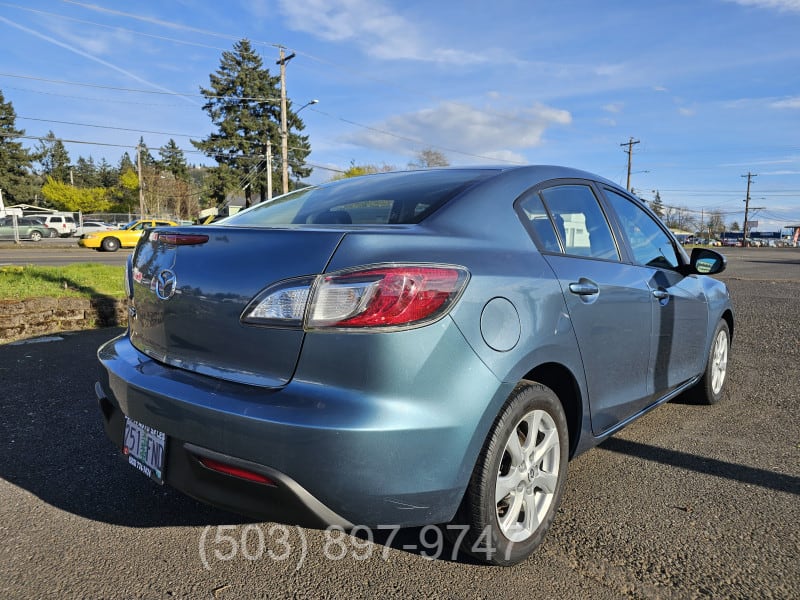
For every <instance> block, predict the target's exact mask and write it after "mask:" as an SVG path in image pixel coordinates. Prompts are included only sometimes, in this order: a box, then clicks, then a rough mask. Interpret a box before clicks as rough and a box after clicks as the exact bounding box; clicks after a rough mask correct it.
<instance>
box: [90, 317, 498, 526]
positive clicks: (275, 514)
mask: <svg viewBox="0 0 800 600" xmlns="http://www.w3.org/2000/svg"><path fill="white" fill-rule="evenodd" d="M423 329H428V330H430V331H428V332H426V333H423V334H422V335H426V336H437V337H438V338H439V342H440V344H442V345H444V346H446V347H447V348H449V349H450V352H437V353H435V355H436V356H440V355H442V356H447V360H448V363H449V364H450V366H451V368H450V369H449V371H452V374H448V373H447V372H443V369H442V368H441V366H440V365H433V369H434V371H437V372H438V373H437V375H438V376H437V377H436V378H435V379H436V382H435V384H434V385H433V386H432V385H431V381H430V377H429V374H427V373H420V372H416V373H414V372H407V371H406V372H403V373H402V376H401V377H399V378H393V377H388V379H389V380H390V382H389V383H388V384H387V385H386V386H384V388H383V389H382V390H381V391H380V392H377V391H376V390H374V389H370V388H371V385H370V383H369V382H368V381H366V379H365V374H364V373H363V365H358V364H355V365H353V361H352V356H348V355H347V354H346V353H342V352H341V351H340V352H339V353H338V355H336V354H333V355H331V360H330V362H331V363H333V364H330V365H326V366H325V377H326V383H325V384H322V383H319V382H318V381H317V380H315V378H314V375H315V374H314V373H313V372H309V371H304V370H303V369H300V368H298V372H297V373H296V374H295V378H294V379H293V380H292V381H291V382H290V383H289V384H287V385H286V386H284V387H282V388H278V389H269V388H259V387H255V386H248V385H243V384H238V383H230V382H225V381H220V380H217V379H213V378H209V377H206V376H203V375H198V374H195V373H191V372H188V371H184V370H182V369H176V368H172V367H168V366H165V365H163V364H161V363H159V362H157V361H154V360H153V359H151V358H149V357H147V356H146V355H144V354H142V353H140V352H139V351H138V350H137V349H136V348H134V347H133V346H132V345H131V343H130V341H129V339H128V338H127V337H125V336H123V337H120V338H117V339H115V340H111V341H110V342H108V343H107V344H105V345H104V346H103V347H101V348H100V350H99V351H98V356H99V358H100V361H101V363H102V364H103V366H104V367H105V369H106V372H107V380H106V381H104V382H103V383H102V384H100V385H99V386H98V396H99V403H100V407H101V410H102V413H103V417H104V420H105V426H106V431H107V433H108V435H109V437H110V438H111V439H112V441H114V443H115V444H116V445H117V446H121V444H122V436H123V429H124V415H128V416H129V417H131V418H133V419H135V420H137V421H139V422H142V423H145V424H147V425H149V426H151V427H154V428H156V429H158V430H160V431H163V432H164V433H166V434H167V436H168V442H167V458H166V466H165V476H164V477H165V482H166V483H167V484H169V485H171V486H173V487H175V488H177V489H179V490H181V491H183V492H185V493H186V494H188V495H190V496H193V497H195V498H197V499H200V500H203V501H206V502H208V503H210V504H213V505H216V506H220V507H223V508H226V509H229V510H233V511H235V512H240V513H243V514H247V515H250V516H254V517H257V518H260V519H266V520H270V521H276V522H285V523H295V524H302V525H309V526H327V525H331V524H338V525H343V526H347V525H348V524H360V525H367V526H377V525H399V526H414V525H422V524H428V523H442V522H446V521H449V520H450V519H452V517H453V515H454V514H455V511H456V509H457V508H458V505H459V503H460V501H461V497H462V495H463V492H464V489H465V487H466V484H467V482H468V480H469V476H470V475H471V472H472V467H473V465H474V463H475V459H476V457H477V454H478V451H479V450H480V447H481V446H482V444H483V441H484V438H485V435H486V432H487V431H488V428H489V427H490V425H491V423H492V421H493V416H494V415H495V414H496V411H497V409H498V403H502V401H503V399H504V398H505V397H506V396H507V395H508V393H509V392H510V387H511V386H510V385H508V386H507V385H505V384H501V383H500V382H499V381H498V380H497V379H496V378H495V377H494V376H493V375H492V374H491V372H490V371H489V370H488V369H487V368H486V367H485V365H483V363H482V362H480V360H478V359H477V357H476V356H475V355H474V353H473V352H472V351H471V349H469V347H468V345H467V344H466V343H465V342H464V340H463V338H462V337H461V334H460V332H458V330H457V328H456V327H455V325H454V324H453V323H452V322H451V321H450V320H449V319H445V320H443V322H441V323H439V324H435V325H433V326H429V327H427V328H423ZM418 331H422V330H418ZM393 335H394V334H393ZM309 337H312V336H309ZM333 337H334V336H329V335H328V336H325V335H322V336H317V339H316V341H317V342H318V344H317V345H321V348H317V350H316V351H323V352H324V351H325V350H326V349H325V346H326V345H327V344H334V346H335V341H334V340H333ZM381 337H383V336H381ZM309 346H310V348H309ZM314 346H315V344H314V341H313V340H311V341H310V340H307V342H306V347H305V348H304V353H307V352H315V350H314V348H313V347H314ZM431 356H433V354H432V355H431ZM432 360H433V359H432ZM437 360H438V359H437ZM302 362H303V361H302V359H301V363H302ZM356 362H357V361H356ZM412 362H413V361H412ZM425 362H426V361H421V363H420V364H423V363H425ZM348 364H351V365H353V369H354V370H356V371H358V372H357V373H353V374H352V375H354V377H355V378H354V379H352V380H353V381H358V380H359V378H360V379H361V383H362V385H361V386H360V387H359V388H357V389H356V388H350V389H347V388H344V387H342V386H340V385H337V383H341V382H342V379H341V377H340V379H339V381H338V382H337V381H336V379H335V378H333V379H332V380H331V376H330V373H331V370H333V371H338V372H339V374H340V375H341V371H342V369H343V368H346V365H348ZM456 365H457V367H456ZM463 369H469V372H470V377H469V378H466V377H463V376H461V374H463V372H464V371H463ZM401 380H402V381H403V382H404V383H405V385H404V387H403V388H395V387H393V385H392V383H391V382H392V381H401ZM415 381H416V382H418V383H419V384H420V388H419V395H415V396H414V397H408V396H407V394H408V390H409V389H413V383H414V382H415ZM409 382H411V384H410V383H409ZM365 390H366V391H365ZM403 394H405V396H404V395H403ZM203 456H206V457H210V458H214V459H215V460H218V461H220V462H223V463H226V464H231V465H234V466H241V467H243V468H246V469H249V470H252V471H256V472H259V473H263V474H264V475H266V476H267V477H269V478H270V479H272V480H273V481H274V482H275V484H276V485H275V486H267V485H264V484H258V483H252V482H247V481H244V480H241V479H238V478H235V477H233V476H230V475H224V474H220V473H217V472H215V471H212V470H210V469H208V468H206V467H205V466H203V465H202V464H201V463H200V458H201V457H203Z"/></svg>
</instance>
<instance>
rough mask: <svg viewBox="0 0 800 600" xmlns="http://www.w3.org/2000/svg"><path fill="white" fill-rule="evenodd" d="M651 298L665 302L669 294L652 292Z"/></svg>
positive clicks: (657, 291)
mask: <svg viewBox="0 0 800 600" xmlns="http://www.w3.org/2000/svg"><path fill="white" fill-rule="evenodd" d="M653 296H655V297H656V298H658V299H659V300H667V299H668V298H669V292H668V291H667V290H653Z"/></svg>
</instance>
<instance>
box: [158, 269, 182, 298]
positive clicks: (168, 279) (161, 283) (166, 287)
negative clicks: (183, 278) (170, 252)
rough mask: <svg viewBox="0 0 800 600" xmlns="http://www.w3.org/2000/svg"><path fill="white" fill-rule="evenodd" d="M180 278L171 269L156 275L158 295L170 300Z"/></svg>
mask: <svg viewBox="0 0 800 600" xmlns="http://www.w3.org/2000/svg"><path fill="white" fill-rule="evenodd" d="M177 285H178V278H177V277H176V276H175V273H173V272H172V271H170V270H169V269H164V270H163V271H161V272H159V274H158V275H156V296H158V297H159V298H161V299H162V300H169V299H170V298H172V297H173V296H174V295H175V288H176V287H177Z"/></svg>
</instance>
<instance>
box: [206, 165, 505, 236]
mask: <svg viewBox="0 0 800 600" xmlns="http://www.w3.org/2000/svg"><path fill="white" fill-rule="evenodd" d="M494 174H495V171H492V170H490V169H485V170H473V169H471V170H458V169H454V170H450V169H446V170H439V171H404V172H401V173H381V174H378V175H367V176H364V177H354V178H352V179H342V180H340V181H335V182H333V183H329V184H325V185H321V186H319V187H309V188H304V189H302V190H297V191H296V192H292V193H290V194H286V195H284V196H279V197H278V198H275V199H273V200H267V201H266V202H262V203H261V204H257V205H256V206H254V207H252V208H250V209H248V210H245V211H243V212H240V213H238V214H236V215H234V216H232V217H229V218H227V219H225V220H224V221H223V222H221V223H220V224H223V225H238V226H242V225H244V226H247V225H250V226H258V225H294V224H305V223H309V224H314V225H349V224H354V225H398V224H413V223H419V222H421V221H422V220H423V219H425V218H426V217H427V216H428V215H430V214H431V213H433V212H434V211H435V210H437V209H438V208H439V207H440V206H442V205H443V204H444V203H445V202H447V201H448V200H449V199H450V198H453V197H454V196H456V195H457V194H459V193H460V192H462V191H464V190H465V189H467V188H468V187H470V186H472V185H474V184H475V183H477V182H479V181H481V180H483V179H486V178H487V177H490V176H492V175H494Z"/></svg>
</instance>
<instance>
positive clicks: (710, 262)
mask: <svg viewBox="0 0 800 600" xmlns="http://www.w3.org/2000/svg"><path fill="white" fill-rule="evenodd" d="M689 265H690V267H691V270H692V272H693V273H697V274H698V275H716V274H718V273H722V272H723V271H724V270H725V267H726V266H728V261H727V260H726V259H725V257H724V256H723V255H722V254H720V253H719V252H717V251H715V250H709V249H708V248H693V249H692V257H691V259H690V262H689Z"/></svg>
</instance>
